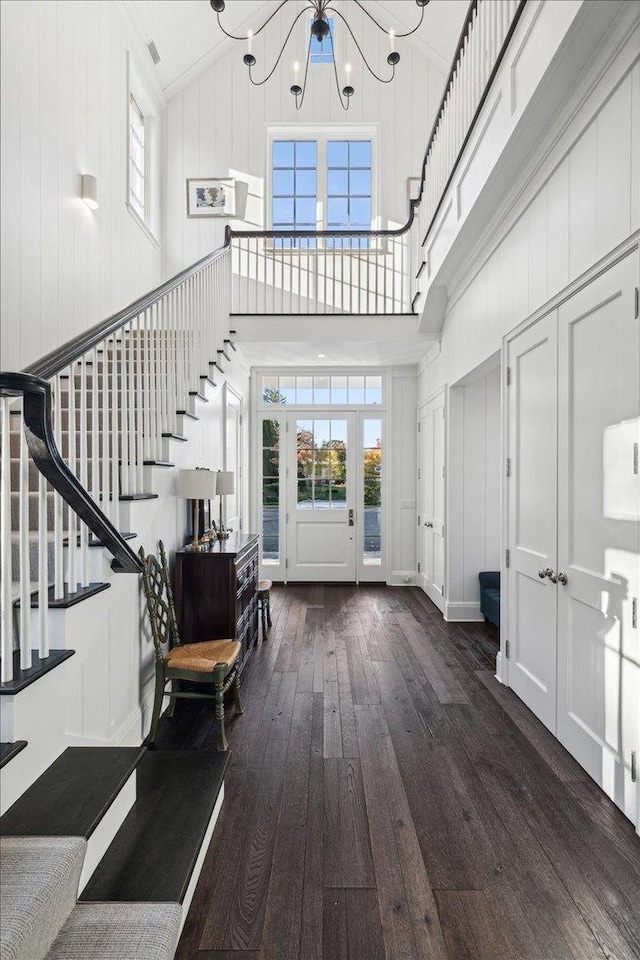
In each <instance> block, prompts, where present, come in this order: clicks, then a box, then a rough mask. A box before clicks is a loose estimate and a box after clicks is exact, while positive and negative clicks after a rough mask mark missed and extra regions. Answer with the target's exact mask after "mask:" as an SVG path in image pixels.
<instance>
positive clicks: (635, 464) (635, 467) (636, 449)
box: [633, 443, 638, 477]
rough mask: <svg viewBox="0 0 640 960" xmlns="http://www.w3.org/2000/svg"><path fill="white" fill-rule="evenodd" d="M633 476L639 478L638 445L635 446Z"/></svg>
mask: <svg viewBox="0 0 640 960" xmlns="http://www.w3.org/2000/svg"><path fill="white" fill-rule="evenodd" d="M633 475H634V477H637V476H638V444H637V443H634V445H633Z"/></svg>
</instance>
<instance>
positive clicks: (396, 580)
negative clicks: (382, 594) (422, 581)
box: [387, 570, 418, 587]
mask: <svg viewBox="0 0 640 960" xmlns="http://www.w3.org/2000/svg"><path fill="white" fill-rule="evenodd" d="M417 582H418V581H417V577H416V571H415V570H393V571H392V573H391V576H390V577H389V580H388V581H387V583H388V585H389V586H390V587H415V586H416V585H417Z"/></svg>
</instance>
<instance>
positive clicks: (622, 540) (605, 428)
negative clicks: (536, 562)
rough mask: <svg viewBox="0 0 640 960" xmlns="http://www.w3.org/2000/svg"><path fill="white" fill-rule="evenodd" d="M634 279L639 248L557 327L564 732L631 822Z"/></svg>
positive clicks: (635, 584)
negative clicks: (559, 375)
mask: <svg viewBox="0 0 640 960" xmlns="http://www.w3.org/2000/svg"><path fill="white" fill-rule="evenodd" d="M637 278H638V261H637V254H634V255H632V256H629V257H626V258H625V259H624V260H622V261H621V262H620V263H618V264H616V266H614V267H612V268H611V269H610V270H608V271H607V272H606V273H605V274H603V275H602V276H601V277H599V278H598V279H596V280H594V281H593V282H592V283H590V284H589V285H588V286H587V287H585V288H584V289H583V290H581V291H580V292H579V293H577V294H576V295H575V296H573V297H572V298H571V299H570V300H568V301H567V302H566V303H564V304H563V305H562V306H561V307H560V309H559V330H558V338H559V344H558V347H559V349H558V355H559V357H558V362H559V365H560V370H561V371H562V377H561V379H560V391H559V416H558V430H559V433H558V450H559V463H558V489H559V492H560V496H559V500H558V574H559V580H558V586H557V595H558V738H559V739H560V740H561V742H562V743H563V744H564V745H565V747H567V749H568V750H569V751H570V752H571V753H572V754H573V756H574V757H575V758H576V759H577V760H578V762H579V763H581V764H582V766H583V767H584V768H585V769H586V770H587V772H588V773H590V774H591V776H592V777H593V778H594V780H595V781H596V782H597V783H599V784H600V786H601V787H602V788H603V790H604V791H605V793H607V794H608V795H609V796H610V797H611V799H612V800H613V801H614V802H615V803H616V804H617V805H618V806H619V807H620V808H621V809H622V810H623V811H624V813H626V814H627V816H628V817H630V818H631V819H632V820H634V821H635V818H636V791H637V782H634V776H633V773H632V769H633V766H634V760H633V752H634V751H636V752H637V749H638V731H639V719H640V718H639V715H638V713H639V706H638V703H639V701H640V632H639V630H638V622H637V612H636V613H635V614H634V598H637V597H638V596H639V588H640V583H639V581H640V560H639V554H640V522H639V521H640V488H639V479H638V442H639V440H640V420H639V419H638V416H639V413H640V410H639V407H638V391H639V389H640V383H639V377H638V356H639V354H640V335H639V324H638V320H637V319H636V318H635V310H634V290H635V285H636V283H637V282H638V279H637ZM635 610H636V611H637V599H636V602H635ZM636 762H637V761H636Z"/></svg>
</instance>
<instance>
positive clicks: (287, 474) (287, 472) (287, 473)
mask: <svg viewBox="0 0 640 960" xmlns="http://www.w3.org/2000/svg"><path fill="white" fill-rule="evenodd" d="M286 476H287V477H288V476H289V467H287V470H286Z"/></svg>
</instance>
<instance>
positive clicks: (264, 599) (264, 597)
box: [256, 580, 273, 640]
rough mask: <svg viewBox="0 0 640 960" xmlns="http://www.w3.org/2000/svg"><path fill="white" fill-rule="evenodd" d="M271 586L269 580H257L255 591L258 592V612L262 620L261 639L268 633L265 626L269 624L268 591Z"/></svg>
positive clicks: (269, 606)
mask: <svg viewBox="0 0 640 960" xmlns="http://www.w3.org/2000/svg"><path fill="white" fill-rule="evenodd" d="M272 586H273V584H272V582H271V580H258V586H257V587H256V593H257V594H258V613H259V614H260V619H261V620H262V639H263V640H264V638H265V637H266V636H267V635H268V633H267V627H270V626H271V599H270V594H269V591H270V590H271V587H272Z"/></svg>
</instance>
